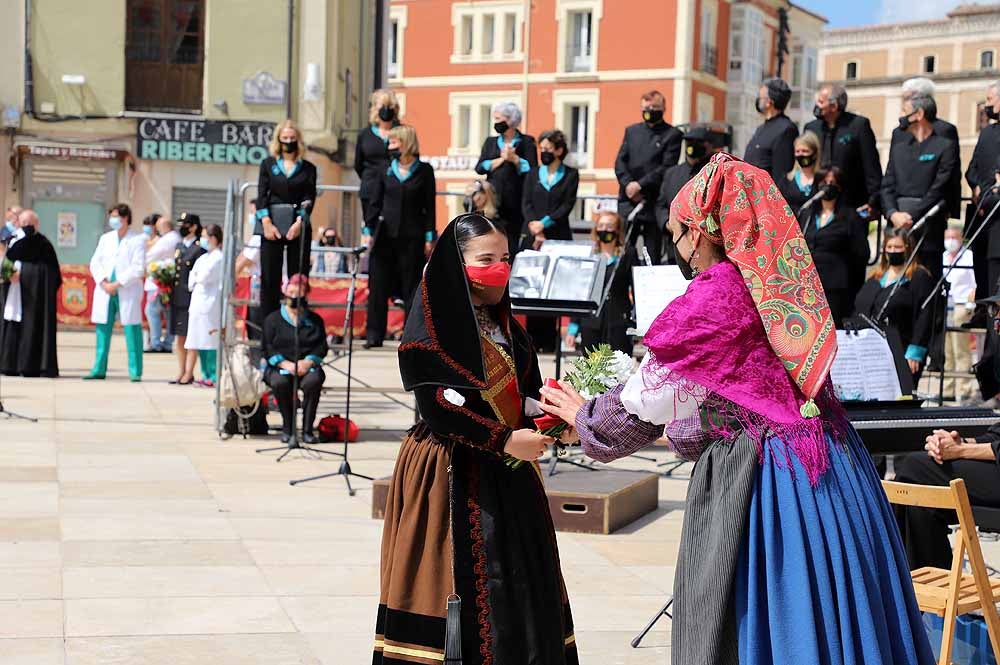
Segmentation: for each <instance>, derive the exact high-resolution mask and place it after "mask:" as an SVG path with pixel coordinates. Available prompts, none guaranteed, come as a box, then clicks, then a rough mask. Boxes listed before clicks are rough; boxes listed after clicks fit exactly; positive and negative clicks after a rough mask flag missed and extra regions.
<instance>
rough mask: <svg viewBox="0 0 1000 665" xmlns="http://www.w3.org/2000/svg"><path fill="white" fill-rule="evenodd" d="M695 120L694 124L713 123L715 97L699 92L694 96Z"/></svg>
mask: <svg viewBox="0 0 1000 665" xmlns="http://www.w3.org/2000/svg"><path fill="white" fill-rule="evenodd" d="M695 120H696V122H714V121H715V95H710V94H708V93H707V92H699V93H698V94H697V95H696V96H695Z"/></svg>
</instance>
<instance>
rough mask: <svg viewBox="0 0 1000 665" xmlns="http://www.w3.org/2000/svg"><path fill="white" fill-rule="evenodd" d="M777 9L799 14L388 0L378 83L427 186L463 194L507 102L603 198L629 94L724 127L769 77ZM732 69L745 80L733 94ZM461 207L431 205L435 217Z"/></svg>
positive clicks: (769, 6) (713, 2) (691, 0)
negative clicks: (738, 23)
mask: <svg viewBox="0 0 1000 665" xmlns="http://www.w3.org/2000/svg"><path fill="white" fill-rule="evenodd" d="M744 5H746V7H745V8H743V7H742V6H744ZM781 9H784V10H789V11H790V15H791V16H792V19H793V21H794V16H795V15H796V13H801V12H798V10H797V9H796V8H793V6H792V5H790V4H789V3H788V2H787V0H753V1H752V2H739V1H730V0H655V1H654V0H645V1H636V2H625V1H624V0H622V1H612V0H477V1H471V2H470V1H467V2H456V1H453V0H391V2H390V8H389V19H390V28H389V31H388V34H389V44H388V57H387V62H388V69H389V71H388V75H389V84H390V85H391V86H392V87H393V88H394V89H396V91H397V93H399V94H400V98H401V105H402V107H403V108H402V110H403V116H404V118H405V121H406V122H407V123H409V124H412V125H413V126H415V127H416V128H417V131H418V134H419V138H420V144H421V153H422V156H423V158H424V159H426V160H428V161H430V162H431V163H432V164H433V165H434V167H435V169H436V171H437V176H438V189H439V190H449V191H462V190H463V189H464V187H465V185H466V184H467V183H468V182H469V181H470V180H471V179H473V178H474V177H476V176H475V174H474V173H473V171H472V169H473V166H474V164H475V162H476V158H477V157H478V156H479V151H480V148H481V147H482V144H483V141H484V140H485V138H486V137H488V136H489V135H490V134H491V133H492V125H493V121H492V117H491V107H492V106H493V104H495V103H498V102H504V101H514V102H516V103H518V104H519V105H520V106H521V109H522V111H523V112H524V121H523V122H522V125H521V130H522V131H524V132H525V133H528V134H532V135H535V136H537V135H538V134H540V133H541V132H543V131H545V130H546V129H550V128H553V127H558V128H559V129H562V130H563V131H564V132H565V133H566V135H567V137H568V139H569V141H570V151H571V153H572V155H573V160H575V165H576V166H577V167H578V168H580V170H581V173H580V189H579V193H580V194H595V193H600V194H615V193H617V189H618V185H617V181H616V180H615V175H614V161H615V156H616V155H617V152H618V147H619V144H620V142H621V138H622V133H623V131H624V128H625V126H626V125H628V124H631V123H633V122H638V121H639V120H640V113H639V104H640V96H641V95H642V94H643V93H644V92H646V91H648V90H651V89H654V88H655V89H657V90H659V91H660V92H662V93H663V95H664V96H665V98H666V118H667V121H668V122H670V123H671V124H675V125H676V124H680V123H685V122H690V121H696V120H727V119H728V116H727V104H728V105H732V104H743V105H752V98H750V100H749V101H747V100H746V99H745V96H746V94H748V92H749V91H751V90H752V94H753V95H754V96H755V95H756V88H757V86H758V85H759V81H760V79H762V78H763V77H764V76H768V75H772V74H773V73H774V71H775V62H776V59H775V54H776V51H777V44H778V41H777V38H776V35H777V32H778V29H779V24H780V22H779V19H778V17H779V10H781ZM734 11H736V12H739V13H740V16H741V17H742V18H741V20H744V25H746V27H747V29H750V30H754V31H755V32H754V33H753V34H748V33H747V32H746V30H744V31H743V32H742V33H740V34H743V35H746V36H747V37H748V38H749V39H747V40H744V39H743V38H740V39H739V41H738V43H736V44H735V45H734V46H735V47H736V49H737V50H738V51H739V55H738V57H737V58H736V59H734V58H733V57H732V56H731V54H730V51H731V48H732V47H731V43H730V35H731V32H732V31H731V20H732V18H731V17H732V15H733V12H734ZM803 15H805V14H803ZM819 25H821V22H820V23H819ZM816 34H817V37H818V28H817V30H816ZM785 62H786V65H785V71H786V72H787V71H789V70H790V67H791V58H790V56H786V59H785ZM734 66H736V69H735V70H734V69H733V68H734ZM811 66H812V71H813V72H815V58H813V60H812V65H811ZM733 73H736V74H737V75H739V76H740V77H741V78H746V76H748V75H749V76H751V77H755V78H756V80H755V81H753V82H749V83H747V84H746V85H745V86H742V87H739V88H738V89H733V87H732V86H731V85H730V84H729V82H728V81H727V79H728V78H729V77H730V76H731V75H732V74H733ZM812 78H813V80H814V79H815V74H813V76H812ZM744 88H745V89H744ZM727 92H728V100H727ZM811 105H812V101H811V93H810V94H809V108H811V107H812V106H811ZM751 120H754V121H755V120H756V119H751ZM744 140H745V139H744ZM737 149H738V150H742V145H737ZM571 163H572V162H571ZM459 201H460V199H458V198H457V197H455V198H454V199H453V200H451V201H450V202H449V204H448V208H447V209H445V208H444V207H442V209H441V210H440V211H439V212H440V215H439V219H440V220H441V222H442V223H444V222H445V221H446V220H447V219H449V218H450V216H451V215H452V214H454V213H455V212H456V211H457V206H458V204H459ZM444 205H445V204H442V206H444Z"/></svg>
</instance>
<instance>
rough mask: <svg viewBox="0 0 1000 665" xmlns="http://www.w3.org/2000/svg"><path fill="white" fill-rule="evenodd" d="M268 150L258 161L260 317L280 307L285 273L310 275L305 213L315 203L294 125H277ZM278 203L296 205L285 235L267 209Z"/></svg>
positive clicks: (312, 176)
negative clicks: (263, 157) (260, 160)
mask: <svg viewBox="0 0 1000 665" xmlns="http://www.w3.org/2000/svg"><path fill="white" fill-rule="evenodd" d="M270 151H271V154H270V156H268V157H267V158H265V159H264V161H262V162H261V163H260V177H259V179H258V181H257V219H259V220H260V221H261V243H260V315H261V316H262V317H266V316H267V315H268V314H270V313H271V312H273V311H274V310H276V309H278V305H279V304H280V302H281V281H282V278H283V275H294V274H296V273H298V272H304V273H306V274H308V272H309V245H310V241H311V240H312V226H311V225H310V224H309V213H310V211H311V210H312V206H313V203H314V202H315V201H316V166H315V165H314V164H313V163H312V162H310V161H309V160H308V159H305V154H306V144H305V141H304V140H303V138H302V132H300V131H299V128H298V126H297V125H296V124H295V122H294V121H292V120H284V121H282V122H280V123H278V126H277V127H275V128H274V138H273V139H272V141H271V145H270ZM279 204H286V205H292V206H294V207H295V222H294V223H293V224H292V225H291V227H290V228H289V229H288V232H287V233H286V234H284V235H282V232H281V230H279V229H278V227H277V226H275V225H274V223H273V222H272V221H271V210H270V207H271V206H273V205H279Z"/></svg>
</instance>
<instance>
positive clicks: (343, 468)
mask: <svg viewBox="0 0 1000 665" xmlns="http://www.w3.org/2000/svg"><path fill="white" fill-rule="evenodd" d="M367 250H368V248H367V247H365V246H360V247H353V248H345V249H340V248H328V249H327V250H325V251H332V252H334V253H345V254H351V255H352V256H353V257H354V265H352V266H351V286H350V288H349V289H348V290H347V302H346V303H345V306H346V309H345V313H344V337H345V341H346V342H347V393H346V395H345V400H346V402H345V406H344V452H342V453H331V454H333V455H338V456H340V457H342V458H343V461H342V462H341V463H340V468H339V469H337V470H336V471H335V472H333V473H324V474H321V475H318V476H310V477H309V478H301V479H299V480H290V481H288V484H289V485H292V486H293V487H294V486H295V485H300V484H302V483H308V482H311V481H313V480H320V479H322V478H333V477H335V476H343V477H344V481H345V482H346V483H347V494H348V495H349V496H354V494H355V489H354V488H353V487H352V486H351V477H352V476H353V477H354V478H363V479H365V480H373V478H372V477H371V476H364V475H361V474H360V473H354V471H352V470H351V463H350V461H349V460H348V459H347V451H348V444H349V443H350V438H351V436H350V429H351V428H350V424H351V368H352V366H353V360H354V293H355V290H356V288H357V283H358V269H359V268H360V267H361V255H362V254H364V253H365V252H366V251H367ZM322 452H329V451H322Z"/></svg>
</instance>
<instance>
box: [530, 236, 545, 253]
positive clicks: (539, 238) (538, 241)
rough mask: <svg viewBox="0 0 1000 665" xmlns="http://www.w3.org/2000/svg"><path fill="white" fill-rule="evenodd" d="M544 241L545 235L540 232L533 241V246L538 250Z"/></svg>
mask: <svg viewBox="0 0 1000 665" xmlns="http://www.w3.org/2000/svg"><path fill="white" fill-rule="evenodd" d="M544 242H545V235H544V234H541V233H539V234H537V235H536V236H535V240H534V242H532V243H531V248H532V249H534V250H538V249H539V248H541V246H542V243H544Z"/></svg>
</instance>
